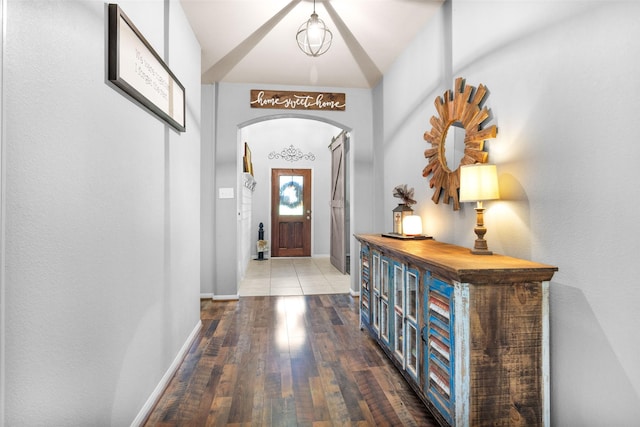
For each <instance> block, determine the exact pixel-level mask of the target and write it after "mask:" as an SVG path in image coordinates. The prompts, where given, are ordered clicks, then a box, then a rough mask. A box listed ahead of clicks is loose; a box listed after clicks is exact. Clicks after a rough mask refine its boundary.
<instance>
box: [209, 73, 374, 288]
mask: <svg viewBox="0 0 640 427" xmlns="http://www.w3.org/2000/svg"><path fill="white" fill-rule="evenodd" d="M251 89H265V90H299V91H318V90H319V89H318V88H314V87H288V86H263V85H255V84H229V83H220V84H218V85H217V86H216V90H215V91H208V90H203V92H202V93H203V94H207V96H209V95H215V105H216V107H215V120H214V123H215V126H216V129H215V136H214V137H213V138H208V137H204V136H203V144H210V145H211V146H213V147H215V148H214V155H213V158H214V159H215V165H214V161H213V159H212V160H211V161H210V162H209V160H204V159H203V163H202V168H203V172H204V173H210V171H213V172H211V173H212V174H213V176H214V182H215V186H216V188H215V189H214V192H213V193H207V194H205V193H203V195H202V203H206V204H214V205H215V208H214V213H213V215H212V216H213V219H212V222H213V223H214V228H213V235H212V236H203V238H212V239H213V240H214V252H215V256H214V259H213V260H203V262H212V263H213V266H212V267H211V268H209V266H205V267H204V268H205V269H206V270H210V271H212V272H213V274H214V278H213V283H204V282H203V283H202V284H201V292H202V293H204V294H206V293H209V292H212V293H214V294H215V296H217V297H220V298H225V297H234V296H237V293H238V290H237V288H238V278H237V275H236V266H237V217H238V212H237V201H236V199H216V200H215V203H214V202H212V201H211V198H215V197H216V196H217V192H218V189H219V188H229V187H232V188H236V186H237V183H238V176H239V173H240V172H241V171H239V170H238V169H239V168H238V160H237V155H238V147H239V144H240V143H241V142H242V141H241V140H240V134H239V131H238V130H239V129H240V128H242V127H245V126H247V125H249V124H252V123H256V122H259V121H262V120H264V119H266V118H273V117H308V118H314V119H318V120H324V121H326V122H328V123H332V124H334V125H336V126H337V127H341V128H344V129H348V130H350V131H351V148H352V152H351V153H352V170H353V171H354V176H353V179H352V188H351V195H352V197H351V201H352V203H353V206H352V208H351V210H352V212H351V220H352V230H351V231H352V232H353V233H363V232H371V231H373V230H374V229H375V228H376V227H374V223H373V221H374V216H375V214H374V209H373V206H374V204H375V200H376V198H379V196H378V194H379V190H380V189H379V188H376V187H375V186H373V185H372V182H373V181H374V178H373V156H372V152H373V148H372V147H373V135H372V97H371V91H369V90H364V89H345V88H323V89H322V90H323V91H329V92H344V93H345V94H346V99H347V108H346V111H300V112H296V113H292V112H290V111H284V110H283V111H280V110H265V109H256V108H251V107H250V104H249V93H250V90H251ZM203 221H208V219H203ZM355 244H356V242H355V240H354V239H353V238H352V239H351V247H352V250H351V253H354V251H353V248H354V247H355ZM351 262H352V263H355V260H354V259H353V258H352V261H351ZM353 267H354V265H352V270H351V271H354V270H353ZM352 279H353V278H352ZM352 289H354V290H357V286H356V283H355V281H354V280H352Z"/></svg>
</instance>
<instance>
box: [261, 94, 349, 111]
mask: <svg viewBox="0 0 640 427" xmlns="http://www.w3.org/2000/svg"><path fill="white" fill-rule="evenodd" d="M250 103H251V108H279V109H285V110H324V111H344V110H345V108H346V95H345V94H344V93H331V92H290V91H276V90H256V89H253V90H251V101H250Z"/></svg>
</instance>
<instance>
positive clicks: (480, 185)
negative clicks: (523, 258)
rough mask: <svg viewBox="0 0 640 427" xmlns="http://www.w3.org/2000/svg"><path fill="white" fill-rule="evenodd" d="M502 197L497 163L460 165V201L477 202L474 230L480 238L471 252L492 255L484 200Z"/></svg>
mask: <svg viewBox="0 0 640 427" xmlns="http://www.w3.org/2000/svg"><path fill="white" fill-rule="evenodd" d="M499 198H500V191H499V190H498V173H497V171H496V166H495V165H489V164H485V163H476V164H473V165H464V166H460V201H461V202H476V203H477V204H476V227H475V228H474V229H473V231H474V232H475V233H476V235H477V236H478V238H477V239H476V242H475V245H474V247H473V249H472V250H471V253H473V254H475V255H491V254H493V252H492V251H490V250H489V249H488V246H487V241H486V240H485V239H484V235H485V234H486V232H487V229H486V228H485V226H484V208H483V207H482V201H483V200H494V199H499Z"/></svg>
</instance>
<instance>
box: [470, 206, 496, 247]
mask: <svg viewBox="0 0 640 427" xmlns="http://www.w3.org/2000/svg"><path fill="white" fill-rule="evenodd" d="M479 203H480V202H478V204H479ZM483 213H484V209H483V208H481V207H476V227H475V228H474V229H473V231H474V232H475V233H476V236H478V238H477V239H476V242H475V244H474V245H473V249H471V253H472V254H474V255H493V252H492V251H490V250H489V249H488V247H489V246H488V245H487V241H486V240H485V239H484V235H485V234H486V233H487V229H486V228H485V226H484V215H483Z"/></svg>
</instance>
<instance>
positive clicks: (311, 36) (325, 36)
mask: <svg viewBox="0 0 640 427" xmlns="http://www.w3.org/2000/svg"><path fill="white" fill-rule="evenodd" d="M296 40H297V41H298V47H299V48H300V50H301V51H303V52H304V53H305V54H307V55H309V56H314V57H315V56H320V55H322V54H323V53H325V52H326V51H328V50H329V48H330V47H331V41H332V40H333V34H332V33H331V31H329V29H328V28H327V26H326V25H325V24H324V21H323V20H322V19H320V18H318V14H317V13H316V0H313V13H312V14H311V18H309V20H308V21H306V22H304V23H303V24H302V25H300V28H298V32H297V33H296Z"/></svg>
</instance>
